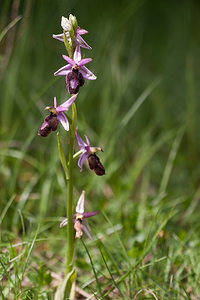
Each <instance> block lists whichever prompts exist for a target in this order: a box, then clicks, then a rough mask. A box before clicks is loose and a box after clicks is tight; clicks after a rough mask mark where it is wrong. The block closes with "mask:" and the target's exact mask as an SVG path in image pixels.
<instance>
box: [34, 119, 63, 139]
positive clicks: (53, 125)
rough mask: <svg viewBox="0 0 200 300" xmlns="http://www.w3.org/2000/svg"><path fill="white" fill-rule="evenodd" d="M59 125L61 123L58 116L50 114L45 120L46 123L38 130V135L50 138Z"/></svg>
mask: <svg viewBox="0 0 200 300" xmlns="http://www.w3.org/2000/svg"><path fill="white" fill-rule="evenodd" d="M58 124H59V121H58V119H57V115H56V114H53V113H50V115H48V116H47V117H46V118H45V119H44V123H43V124H42V126H41V127H40V129H39V130H38V135H41V136H42V137H46V136H48V135H49V133H50V132H51V130H53V131H55V130H56V129H57V128H58Z"/></svg>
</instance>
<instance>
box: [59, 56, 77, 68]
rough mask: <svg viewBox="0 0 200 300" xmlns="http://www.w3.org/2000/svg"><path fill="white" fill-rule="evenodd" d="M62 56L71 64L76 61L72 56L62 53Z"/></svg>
mask: <svg viewBox="0 0 200 300" xmlns="http://www.w3.org/2000/svg"><path fill="white" fill-rule="evenodd" d="M62 57H63V58H64V60H66V61H67V62H68V63H69V64H70V65H71V66H74V65H75V64H76V62H75V61H74V60H73V59H72V58H70V57H69V56H67V55H64V54H63V55H62Z"/></svg>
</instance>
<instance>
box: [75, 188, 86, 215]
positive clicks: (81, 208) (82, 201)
mask: <svg viewBox="0 0 200 300" xmlns="http://www.w3.org/2000/svg"><path fill="white" fill-rule="evenodd" d="M84 204H85V191H82V193H81V195H80V197H79V199H78V202H77V205H76V213H78V214H83V213H84Z"/></svg>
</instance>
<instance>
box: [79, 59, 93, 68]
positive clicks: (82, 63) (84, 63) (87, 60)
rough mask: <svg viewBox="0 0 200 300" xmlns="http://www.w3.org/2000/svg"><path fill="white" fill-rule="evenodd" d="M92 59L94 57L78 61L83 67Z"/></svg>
mask: <svg viewBox="0 0 200 300" xmlns="http://www.w3.org/2000/svg"><path fill="white" fill-rule="evenodd" d="M91 61H92V58H84V59H81V60H80V61H79V62H78V65H79V67H82V66H84V65H86V64H88V63H89V62H91Z"/></svg>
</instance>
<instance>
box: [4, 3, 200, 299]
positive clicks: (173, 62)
mask: <svg viewBox="0 0 200 300" xmlns="http://www.w3.org/2000/svg"><path fill="white" fill-rule="evenodd" d="M70 13H71V14H73V15H75V16H76V17H77V19H78V23H79V26H80V27H81V28H84V29H87V30H88V32H89V33H88V34H87V35H84V36H83V37H84V39H85V40H86V41H87V42H88V44H89V45H91V46H92V51H89V50H85V51H84V50H83V52H84V55H85V57H92V58H93V61H92V62H91V63H90V64H89V65H88V68H89V69H90V70H91V71H92V72H93V73H94V74H95V75H96V76H97V80H96V81H87V82H86V83H85V85H84V87H82V88H81V89H80V93H79V96H78V99H77V100H76V104H77V111H78V128H79V131H80V133H81V135H83V134H87V136H88V137H89V139H90V141H91V143H92V145H94V146H101V147H102V148H103V149H104V153H102V154H100V157H101V161H102V163H103V164H104V166H105V169H106V176H104V177H102V178H100V177H97V176H96V175H95V174H94V173H92V172H91V171H89V170H88V169H87V167H86V166H85V167H84V170H83V172H82V173H80V171H79V168H78V166H77V164H75V170H74V176H75V189H74V194H75V199H78V197H79V194H80V192H81V190H82V189H85V190H86V194H87V203H86V206H87V209H88V210H100V211H101V212H102V213H101V214H100V215H99V216H98V217H96V218H95V220H91V222H90V224H91V223H92V225H93V226H92V227H93V232H94V235H95V236H96V235H98V234H99V236H101V237H103V238H102V239H103V241H104V243H105V245H106V247H107V249H109V251H108V252H109V253H112V256H113V257H114V258H115V259H116V264H117V265H118V266H119V269H120V272H122V273H121V275H122V274H123V272H124V270H125V269H126V267H125V266H124V265H123V261H124V257H123V253H124V251H125V252H126V254H127V257H126V259H127V260H128V259H130V261H131V264H132V265H133V266H134V264H135V263H136V265H137V266H138V264H139V265H140V263H141V264H142V259H143V258H144V257H145V255H147V254H148V253H149V252H150V253H151V254H152V255H153V257H154V259H156V258H158V257H168V258H169V256H170V255H171V256H170V263H169V261H168V259H166V260H163V262H162V263H161V264H160V265H159V266H156V267H155V265H153V269H151V270H150V269H148V268H147V270H146V274H145V275H141V274H140V275H138V273H134V275H133V274H132V275H133V278H134V280H133V278H131V279H130V278H129V283H130V282H131V284H132V285H131V288H130V286H129V288H130V289H131V290H132V294H131V293H130V294H129V296H130V297H131V296H132V297H133V295H134V294H135V293H136V292H137V291H138V290H139V288H141V287H143V286H145V287H149V288H152V289H154V290H155V291H157V292H158V293H159V294H160V295H161V296H162V297H164V298H163V299H166V298H165V297H167V296H168V297H169V295H171V298H170V299H182V298H181V297H182V294H181V293H183V299H186V298H184V295H186V294H187V293H188V295H189V296H191V295H198V293H200V291H199V288H198V285H199V271H195V270H198V268H199V262H197V261H196V258H197V256H198V255H199V250H198V246H199V244H200V242H199V232H200V223H199V214H198V210H199V208H200V207H199V194H200V189H199V176H200V166H199V153H200V151H199V147H200V139H199V133H198V116H199V110H200V108H199V104H198V102H199V96H200V89H199V80H200V61H199V50H200V35H199V32H200V31H199V29H200V18H199V13H200V2H199V1H186V0H185V1H178V0H175V1H158V0H153V1H147V0H146V1H145V0H140V1H139V0H133V1H128V0H124V1H119V0H110V1H106V0H101V1H96V0H94V1H89V0H85V1H78V0H77V1H76V0H75V1H72V0H71V1H62V0H59V1H38V0H37V1H36V0H31V1H20V0H14V1H11V0H9V1H8V0H6V1H1V4H0V103H1V106H0V107H1V109H0V116H1V118H0V122H1V126H0V137H1V141H0V143H1V144H0V145H1V148H0V193H1V201H0V211H1V216H0V224H1V246H2V249H4V251H5V249H6V247H9V245H10V244H13V243H16V242H17V241H19V240H20V243H23V242H25V241H26V242H27V241H30V239H33V237H34V236H35V232H36V229H37V228H38V224H40V227H39V229H37V230H38V231H37V238H38V239H39V238H40V239H41V240H43V241H44V242H38V243H37V245H36V246H35V249H39V250H35V252H34V251H33V252H32V256H31V258H30V261H32V262H33V263H32V264H31V263H30V264H29V261H27V270H29V269H30V270H32V269H31V268H34V262H35V263H36V264H37V265H39V263H40V262H41V261H42V263H43V264H44V265H45V266H46V268H47V270H51V271H52V272H56V273H57V272H58V273H62V272H63V270H64V267H63V266H62V259H61V258H63V259H64V256H65V231H64V230H60V229H59V222H60V218H61V217H63V216H65V215H66V195H67V193H66V191H67V186H66V183H65V179H64V174H63V171H62V168H61V165H60V162H59V157H58V149H57V138H56V134H55V133H51V135H49V136H48V137H47V138H42V137H40V136H38V135H37V131H38V129H39V127H40V126H41V124H42V122H43V119H44V117H45V115H46V113H45V112H44V108H45V107H46V106H47V105H52V103H53V97H54V96H56V97H57V100H58V102H59V103H61V102H63V101H64V100H66V99H67V98H68V94H67V92H66V85H65V80H64V78H63V77H58V78H57V77H54V76H53V73H54V72H55V71H56V70H58V69H59V68H60V67H62V66H63V65H64V64H65V61H64V60H63V58H62V56H61V55H62V54H66V52H65V48H64V45H63V44H62V43H61V42H59V41H57V40H55V39H53V38H52V34H58V33H61V32H62V29H61V26H60V22H61V16H65V17H68V16H69V14H70ZM19 15H20V16H22V18H21V19H20V20H19V21H18V22H17V23H16V24H15V25H14V26H13V27H12V29H10V30H8V32H6V31H5V29H6V27H7V26H8V24H9V23H10V22H11V21H13V20H14V19H15V18H16V17H17V16H19ZM59 132H60V134H61V137H62V139H63V143H64V145H65V149H66V153H67V149H68V137H66V134H65V132H64V130H63V129H62V128H61V126H60V127H59ZM77 149H78V148H77ZM104 213H105V214H106V216H107V217H106V216H104ZM172 215H173V217H172ZM107 218H109V220H110V221H108V219H107ZM116 226H117V227H116ZM113 228H117V229H116V230H117V232H118V234H119V235H117V237H116V236H115V235H114V236H113V234H112V233H108V232H109V230H111V232H112V230H114V229H113ZM158 228H160V231H159V232H157V230H158ZM164 230H165V231H166V235H165V234H164V235H162V238H160V239H161V240H160V239H159V235H158V234H159V233H160V232H162V234H163V232H164ZM188 233H189V234H188ZM110 235H111V236H110ZM174 236H176V237H177V239H175V238H174ZM118 238H119V239H120V241H121V242H120V243H123V244H124V247H125V248H123V247H122V248H120V245H121V244H120V243H119V240H118ZM179 240H180V243H178V242H177V243H178V245H177V244H176V242H175V241H179ZM58 241H59V243H58ZM150 241H151V242H150ZM78 242H79V241H78ZM191 243H192V244H191ZM94 244H95V242H94ZM94 244H92V242H91V244H89V247H90V245H91V249H90V251H91V252H92V253H93V252H94V253H93V254H94V256H95V253H96V252H95V251H98V250H96V249H98V247H97V245H96V244H95V245H96V246H94ZM61 245H62V247H61ZM78 245H79V246H78V247H77V248H78V249H77V253H78V254H77V256H78V262H77V264H78V266H79V267H80V270H87V272H88V273H87V274H88V275H87V276H88V278H90V277H93V275H92V271H91V267H90V266H89V265H88V261H87V263H86V258H85V257H86V254H85V253H84V249H83V247H82V245H81V243H80V244H78ZM98 245H99V244H98ZM114 245H115V246H114ZM183 245H184V246H183ZM191 245H192V246H191ZM29 246H30V245H29V244H27V248H26V247H25V250H24V251H25V253H26V251H28V249H30V248H29ZM190 246H191V247H193V248H191V252H190V253H189V254H188V253H187V254H186V253H185V251H184V250H183V248H184V247H186V248H187V250H188V251H189V250H190ZM21 247H22V248H23V246H21ZM42 247H43V248H44V249H43V248H42ZM45 247H46V248H45ZM96 247H97V248H96ZM61 248H62V250H61ZM7 249H9V248H7ZM23 249H24V248H23ZM45 249H47V250H48V251H47V252H48V253H50V256H51V258H53V262H52V261H51V260H49V259H48V257H46V252H45V251H46V250H45ZM125 249H126V250H125ZM180 249H181V250H180ZM44 250H45V251H44ZM104 250H105V249H104ZM7 251H8V253H9V257H11V258H10V259H12V258H13V257H15V256H17V254H16V253H14V254H10V250H7ZM37 251H38V252H39V253H40V255H37V254H38V253H37ZM43 251H44V252H43ZM170 251H171V252H170ZM108 252H106V253H107V256H106V257H107V260H108V264H109V263H110V265H111V269H112V267H113V266H112V263H113V262H112V259H111V260H109V259H110V258H109V255H108ZM2 253H4V252H2ZM170 253H171V254H170ZM169 254H170V255H169ZM185 255H186V256H185ZM193 256H194V257H193ZM23 257H24V258H23V259H25V257H26V256H23ZM186 257H187V258H188V261H187V259H186ZM191 257H192V258H191ZM23 259H22V260H21V261H20V260H19V267H18V272H21V271H20V268H21V264H22V262H23ZM94 260H95V264H96V266H97V269H98V270H99V272H103V271H102V269H103V265H102V264H103V263H102V261H101V257H98V256H97V257H96V256H95V258H94ZM176 263H177V264H176ZM184 263H185V265H184V267H183V264H184ZM169 265H170V266H169ZM104 267H105V266H104ZM14 268H15V267H14ZM172 269H173V272H172ZM115 271H116V269H115ZM35 272H39V271H38V268H36V271H35ZM81 272H82V271H80V273H81ZM113 272H114V271H113ZM116 272H117V271H116ZM138 272H140V271H138ZM33 273H34V272H33ZM172 273H173V276H174V277H176V276H177V277H176V280H175V284H174V289H173V287H170V284H169V281H170V278H171V277H170V276H171V274H172ZM142 274H143V273H142ZM148 274H151V275H148ZM185 274H187V276H186V275H185ZM118 275H119V274H118ZM129 275H130V274H129ZM137 276H138V277H137ZM152 277H153V278H154V281H152ZM138 278H139V279H138ZM150 278H151V279H150ZM194 278H195V279H194ZM78 280H79V281H80V282H79V284H80V285H81V284H82V286H84V284H85V283H84V282H85V278H84V277H83V278H82V277H81V275H79V277H78ZM29 281H30V282H33V281H34V280H33V279H30V278H29ZM102 281H103V280H102ZM133 281H135V282H134V284H133ZM161 281H162V283H163V286H165V288H162V287H160V282H161ZM88 282H89V279H88ZM158 283H159V284H158ZM183 283H184V284H183ZM36 284H37V285H39V286H40V287H41V290H40V291H41V293H43V291H44V288H43V286H45V283H43V284H40V283H38V282H37V283H36ZM103 284H105V286H106V287H108V286H109V284H110V283H107V282H106V283H105V282H104V281H103V283H102V285H103ZM85 286H86V285H85ZM88 286H89V284H88V285H87V288H88ZM105 286H104V289H105ZM183 286H184V288H183ZM3 289H4V286H2V291H3ZM91 289H93V290H95V287H93V288H89V290H90V291H91ZM22 290H23V289H22ZM52 290H53V288H52ZM2 293H3V292H2ZM22 293H23V292H22ZM170 293H171V294H170ZM173 293H174V294H173ZM178 293H179V294H178ZM2 295H3V294H2ZM166 295H167V296H166ZM177 295H178V296H177ZM189 296H188V297H189ZM113 297H114V298H115V297H116V299H117V296H113ZM172 297H180V298H172ZM27 299H28V298H27ZM44 299H46V298H44ZM138 299H139V298H138ZM141 299H142V298H141ZM187 299H188V298H187ZM189 299H190V298H189ZM191 299H192V298H191Z"/></svg>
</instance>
